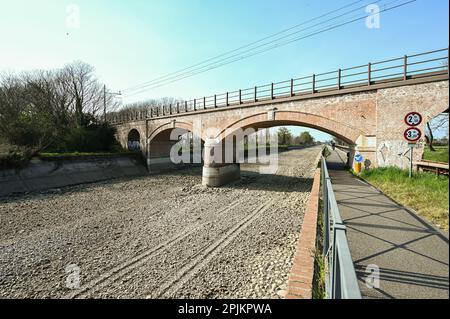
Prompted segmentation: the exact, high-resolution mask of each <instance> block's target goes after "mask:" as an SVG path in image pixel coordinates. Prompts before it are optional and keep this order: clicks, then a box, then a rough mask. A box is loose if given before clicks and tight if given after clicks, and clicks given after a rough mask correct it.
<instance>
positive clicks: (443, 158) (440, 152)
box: [423, 146, 448, 163]
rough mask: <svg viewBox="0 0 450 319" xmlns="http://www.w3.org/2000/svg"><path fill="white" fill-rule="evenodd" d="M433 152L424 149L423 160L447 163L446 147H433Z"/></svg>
mask: <svg viewBox="0 0 450 319" xmlns="http://www.w3.org/2000/svg"><path fill="white" fill-rule="evenodd" d="M434 148H435V149H436V151H435V152H432V151H431V150H430V149H429V148H428V147H426V148H425V152H424V153H423V159H424V160H427V161H433V162H442V163H448V146H435V147H434Z"/></svg>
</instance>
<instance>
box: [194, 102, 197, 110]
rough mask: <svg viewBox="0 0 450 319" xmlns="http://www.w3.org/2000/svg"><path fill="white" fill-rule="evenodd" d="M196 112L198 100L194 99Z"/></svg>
mask: <svg viewBox="0 0 450 319" xmlns="http://www.w3.org/2000/svg"><path fill="white" fill-rule="evenodd" d="M194 111H197V99H194Z"/></svg>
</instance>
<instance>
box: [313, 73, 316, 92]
mask: <svg viewBox="0 0 450 319" xmlns="http://www.w3.org/2000/svg"><path fill="white" fill-rule="evenodd" d="M312 93H313V94H314V93H316V75H315V74H313V75H312Z"/></svg>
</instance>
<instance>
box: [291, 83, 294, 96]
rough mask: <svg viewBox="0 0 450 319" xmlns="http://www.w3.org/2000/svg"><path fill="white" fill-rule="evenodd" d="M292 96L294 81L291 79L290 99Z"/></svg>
mask: <svg viewBox="0 0 450 319" xmlns="http://www.w3.org/2000/svg"><path fill="white" fill-rule="evenodd" d="M294 95H295V94H294V79H291V97H293V96H294Z"/></svg>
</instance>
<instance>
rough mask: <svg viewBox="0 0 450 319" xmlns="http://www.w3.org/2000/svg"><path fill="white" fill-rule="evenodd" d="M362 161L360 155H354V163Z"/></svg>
mask: <svg viewBox="0 0 450 319" xmlns="http://www.w3.org/2000/svg"><path fill="white" fill-rule="evenodd" d="M362 161H363V157H362V155H361V154H356V155H355V162H356V163H362Z"/></svg>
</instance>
